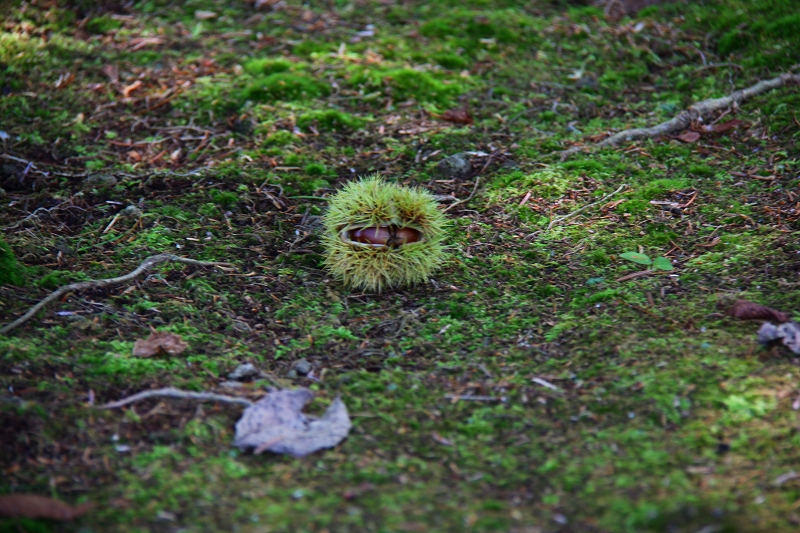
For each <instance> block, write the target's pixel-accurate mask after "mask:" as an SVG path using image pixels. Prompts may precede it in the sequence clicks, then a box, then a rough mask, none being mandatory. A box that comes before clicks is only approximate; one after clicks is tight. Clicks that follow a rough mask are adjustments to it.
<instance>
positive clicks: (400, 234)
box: [394, 228, 422, 245]
mask: <svg viewBox="0 0 800 533" xmlns="http://www.w3.org/2000/svg"><path fill="white" fill-rule="evenodd" d="M394 239H395V241H396V244H397V245H400V244H406V243H409V242H417V241H419V240H421V239H422V233H420V232H419V231H417V230H415V229H414V228H397V229H396V230H395V232H394Z"/></svg>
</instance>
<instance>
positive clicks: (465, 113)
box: [434, 106, 475, 126]
mask: <svg viewBox="0 0 800 533" xmlns="http://www.w3.org/2000/svg"><path fill="white" fill-rule="evenodd" d="M434 116H436V118H438V119H439V120H445V121H447V122H452V123H453V124H464V125H465V126H471V125H473V124H474V123H475V121H474V120H473V119H472V115H470V114H469V109H468V108H467V106H464V107H463V108H461V109H448V110H447V111H445V112H444V113H442V114H441V115H434Z"/></svg>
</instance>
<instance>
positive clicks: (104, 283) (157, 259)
mask: <svg viewBox="0 0 800 533" xmlns="http://www.w3.org/2000/svg"><path fill="white" fill-rule="evenodd" d="M170 262H174V263H183V264H185V265H192V266H231V264H230V263H216V262H212V261H196V260H194V259H187V258H185V257H178V256H177V255H172V254H159V255H153V256H150V257H148V258H147V259H145V260H144V261H142V262H141V264H140V265H139V266H138V267H136V269H135V270H133V271H131V272H129V273H127V274H125V275H124V276H119V277H117V278H108V279H97V280H89V281H81V282H78V283H71V284H69V285H64V286H63V287H59V288H58V289H56V290H55V291H54V292H52V293H50V295H49V296H48V297H46V298H45V299H44V300H42V301H41V302H39V303H38V304H36V305H34V306H33V307H31V308H30V309H29V310H28V312H27V313H25V314H24V315H22V316H21V317H19V318H18V319H16V320H15V321H13V322H11V323H10V324H7V325H5V326H3V327H2V328H0V335H5V334H6V333H8V332H9V331H11V330H12V329H14V328H16V327H17V326H21V325H22V324H24V323H25V322H27V321H28V320H30V319H31V318H33V316H34V315H35V314H36V313H37V312H39V310H40V309H41V308H42V307H44V306H45V305H47V304H49V303H50V302H52V301H53V300H56V299H58V298H60V297H61V296H63V295H65V294H68V293H70V292H76V291H83V290H86V289H102V288H105V287H111V286H112V285H120V284H122V283H125V282H127V281H131V280H133V279H136V278H137V277H139V276H141V275H142V274H145V273H146V272H149V271H150V270H152V269H153V267H155V266H156V265H160V264H161V263H170Z"/></svg>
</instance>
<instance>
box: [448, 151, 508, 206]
mask: <svg viewBox="0 0 800 533" xmlns="http://www.w3.org/2000/svg"><path fill="white" fill-rule="evenodd" d="M495 155H496V154H489V158H488V159H487V160H486V164H484V165H483V168H482V169H481V170H480V171H479V172H478V174H476V176H475V186H474V187H472V192H471V193H470V195H469V196H467V198H465V199H464V200H458V201H457V202H453V203H452V204H450V205H448V206H447V207H445V208H444V209H442V211H443V212H445V213H447V212H448V211H450V210H451V209H453V208H454V207H455V206H457V205H461V204H465V203H467V202H469V201H470V200H472V199H473V198H475V193H477V192H478V186H479V185H480V184H481V174H483V173H484V172H485V171H486V169H487V168H489V165H491V164H492V160H493V159H494V156H495Z"/></svg>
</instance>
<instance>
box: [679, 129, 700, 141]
mask: <svg viewBox="0 0 800 533" xmlns="http://www.w3.org/2000/svg"><path fill="white" fill-rule="evenodd" d="M675 138H676V139H678V140H679V141H681V142H685V143H693V142H695V141H697V139H699V138H700V134H699V133H697V132H696V131H685V132H683V133H681V134H680V135H678V136H676V137H675Z"/></svg>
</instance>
